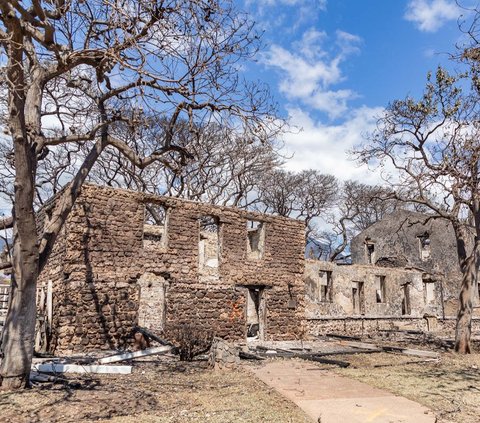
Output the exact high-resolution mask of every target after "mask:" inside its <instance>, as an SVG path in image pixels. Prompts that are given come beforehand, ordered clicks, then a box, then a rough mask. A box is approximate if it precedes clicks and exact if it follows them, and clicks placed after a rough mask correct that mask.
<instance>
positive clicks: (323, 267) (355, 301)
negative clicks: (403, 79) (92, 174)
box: [36, 185, 479, 353]
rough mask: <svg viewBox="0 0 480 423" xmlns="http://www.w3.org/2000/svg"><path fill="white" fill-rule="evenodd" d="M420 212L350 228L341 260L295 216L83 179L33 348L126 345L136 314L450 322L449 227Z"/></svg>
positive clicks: (198, 325) (196, 321)
mask: <svg viewBox="0 0 480 423" xmlns="http://www.w3.org/2000/svg"><path fill="white" fill-rule="evenodd" d="M54 205H55V201H52V202H51V203H50V204H49V205H47V206H46V207H44V208H43V210H42V213H41V216H42V218H43V219H48V218H49V213H50V210H51V208H52V207H54ZM421 216H423V215H417V214H411V213H405V212H401V213H400V214H398V213H397V214H395V215H392V216H391V218H389V219H390V220H389V219H386V220H384V221H381V222H378V223H377V224H375V225H373V226H372V227H371V228H369V229H367V230H366V231H364V232H362V233H361V234H360V235H358V236H357V237H356V238H355V239H354V240H353V242H352V256H353V261H354V263H355V264H353V265H338V264H336V263H331V262H325V261H319V260H313V259H305V256H304V254H305V227H304V223H303V222H301V221H298V220H294V219H289V218H284V217H279V216H271V215H266V214H261V213H252V212H249V211H245V210H239V209H235V208H231V207H220V206H213V205H210V204H204V203H199V202H193V201H186V200H181V199H178V198H172V197H159V196H153V195H148V194H143V193H138V192H133V191H128V190H120V189H114V188H111V187H99V186H95V185H85V186H84V187H83V188H82V192H81V195H80V197H79V198H78V200H77V202H76V204H75V207H74V209H73V211H72V212H71V214H70V215H69V217H68V219H67V221H66V223H65V225H64V227H63V229H62V233H61V235H60V236H59V239H58V241H57V243H56V245H55V247H54V251H53V253H52V255H51V257H50V259H49V262H48V264H47V266H46V267H45V269H44V271H43V272H42V274H41V275H40V280H39V288H38V298H37V306H38V310H39V313H38V314H39V324H38V330H37V342H36V348H37V349H40V350H48V351H52V352H57V353H71V352H77V351H85V350H92V349H112V348H123V347H128V346H129V345H130V343H131V342H132V331H133V328H135V327H136V326H140V327H145V328H147V329H151V330H153V331H155V332H157V333H162V332H165V331H167V332H168V330H169V328H175V326H179V325H185V324H187V325H192V326H194V327H195V330H200V331H205V332H211V333H214V334H215V335H216V336H218V337H222V338H225V339H227V340H232V341H245V340H248V339H259V340H287V339H290V340H292V339H303V338H308V337H309V336H316V335H324V334H326V333H329V332H332V331H333V332H340V333H349V334H364V333H368V332H373V331H378V330H382V329H394V328H410V329H420V330H443V329H449V330H451V329H453V328H454V327H455V317H454V315H455V312H456V309H455V307H454V306H455V304H453V305H452V304H450V303H449V301H453V299H456V295H457V293H458V285H456V286H454V284H457V283H458V279H455V280H454V279H453V278H454V277H456V278H458V276H459V274H458V271H457V270H456V263H455V262H454V259H453V257H454V256H453V252H452V251H451V250H452V249H453V247H452V242H453V241H454V239H453V238H452V236H453V235H451V233H450V232H449V228H448V225H445V223H444V222H441V221H438V220H437V221H435V220H422V221H419V218H420V217H421ZM392 222H396V223H397V224H400V223H401V224H400V226H399V227H398V228H397V229H395V230H393V229H392ZM442 272H443V273H442ZM455 272H457V273H455ZM442 275H443V276H445V277H446V278H449V277H451V281H452V282H451V286H450V285H448V284H447V283H446V280H447V279H446V278H443V277H441V276H442ZM447 306H450V307H451V310H452V311H451V314H450V315H449V314H448V313H446V310H447V309H448V307H447ZM448 310H450V309H448ZM449 313H450V312H449ZM478 324H479V320H478V319H474V322H473V329H474V330H477V326H478Z"/></svg>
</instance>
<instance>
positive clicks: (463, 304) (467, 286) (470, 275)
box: [455, 252, 476, 354]
mask: <svg viewBox="0 0 480 423" xmlns="http://www.w3.org/2000/svg"><path fill="white" fill-rule="evenodd" d="M475 256H476V254H475V252H474V253H473V254H472V255H471V256H470V257H469V258H468V259H467V262H466V265H465V268H464V269H463V270H464V271H463V278H462V287H461V289H460V296H459V306H458V315H457V327H456V332H455V351H456V352H458V353H461V354H470V353H471V347H470V336H471V333H472V313H473V305H472V299H473V294H474V287H475V280H476V266H475Z"/></svg>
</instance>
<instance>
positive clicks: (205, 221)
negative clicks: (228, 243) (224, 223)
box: [198, 216, 220, 269]
mask: <svg viewBox="0 0 480 423" xmlns="http://www.w3.org/2000/svg"><path fill="white" fill-rule="evenodd" d="M219 231H220V223H219V219H218V217H216V216H202V217H201V218H200V234H199V241H198V265H199V268H200V269H205V268H217V267H218V263H219V257H220V236H219Z"/></svg>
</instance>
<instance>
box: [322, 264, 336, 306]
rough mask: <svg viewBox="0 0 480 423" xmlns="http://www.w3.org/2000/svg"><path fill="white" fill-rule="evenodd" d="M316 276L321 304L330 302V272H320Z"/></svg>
mask: <svg viewBox="0 0 480 423" xmlns="http://www.w3.org/2000/svg"><path fill="white" fill-rule="evenodd" d="M318 275H319V276H320V298H319V299H320V301H322V302H329V303H331V302H332V298H333V295H332V287H333V283H332V272H331V271H329V270H327V271H322V270H321V271H320V272H318Z"/></svg>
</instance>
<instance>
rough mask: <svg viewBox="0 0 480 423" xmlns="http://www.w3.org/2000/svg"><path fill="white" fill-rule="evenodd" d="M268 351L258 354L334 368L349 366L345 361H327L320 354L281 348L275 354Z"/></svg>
mask: <svg viewBox="0 0 480 423" xmlns="http://www.w3.org/2000/svg"><path fill="white" fill-rule="evenodd" d="M269 351H271V350H266V349H265V350H264V351H262V352H260V354H263V355H265V356H268V357H272V355H273V356H275V357H282V358H301V359H303V360H309V361H316V362H318V363H323V364H333V365H335V366H340V367H348V366H350V363H349V362H347V361H340V360H332V359H327V358H323V357H322V356H321V353H319V354H312V353H304V354H302V353H298V352H293V351H288V350H284V349H281V348H276V349H275V350H274V351H276V352H275V354H269Z"/></svg>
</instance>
